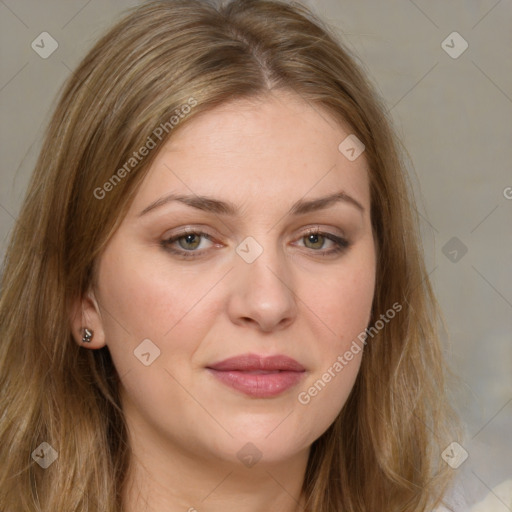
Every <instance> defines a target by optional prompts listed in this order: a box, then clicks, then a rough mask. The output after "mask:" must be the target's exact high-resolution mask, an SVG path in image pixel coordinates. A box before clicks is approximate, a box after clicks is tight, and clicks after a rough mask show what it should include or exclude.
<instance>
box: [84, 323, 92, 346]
mask: <svg viewBox="0 0 512 512" xmlns="http://www.w3.org/2000/svg"><path fill="white" fill-rule="evenodd" d="M93 335H94V332H93V331H92V330H91V329H89V328H87V327H85V328H84V329H83V335H82V343H90V342H91V340H92V337H93Z"/></svg>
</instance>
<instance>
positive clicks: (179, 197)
mask: <svg viewBox="0 0 512 512" xmlns="http://www.w3.org/2000/svg"><path fill="white" fill-rule="evenodd" d="M174 201H177V202H180V203H183V204H185V205H187V206H191V207H192V208H197V209H198V210H203V211H206V212H210V213H215V214H219V215H229V216H235V215H236V214H237V211H238V208H237V206H236V205H234V204H233V203H230V202H227V201H221V200H219V199H215V198H213V197H208V196H198V195H195V194H194V195H183V194H169V195H167V196H164V197H161V198H160V199H157V200H156V201H154V202H153V203H151V204H150V205H149V206H147V207H146V208H144V210H142V211H141V212H140V213H139V217H142V216H143V215H145V214H146V213H148V212H150V211H152V210H155V209H156V208H159V207H160V206H163V205H164V204H168V203H171V202H174ZM340 202H341V203H346V204H349V205H352V206H354V207H356V208H357V209H358V210H359V211H360V212H361V213H363V212H364V207H363V205H362V204H361V203H360V202H359V201H357V200H356V199H354V198H353V197H352V196H350V195H348V194H347V193H346V192H343V191H341V192H337V193H335V194H331V195H328V196H325V197H319V198H317V199H308V200H305V199H299V200H298V201H297V202H295V203H294V204H293V206H292V207H291V208H290V210H289V212H288V214H289V215H303V214H305V213H311V212H316V211H318V210H324V209H326V208H329V207H331V206H334V205H335V204H337V203H340Z"/></svg>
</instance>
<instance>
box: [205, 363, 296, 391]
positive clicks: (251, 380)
mask: <svg viewBox="0 0 512 512" xmlns="http://www.w3.org/2000/svg"><path fill="white" fill-rule="evenodd" d="M209 370H210V372H211V373H212V374H213V375H214V376H215V377H216V378H217V379H219V380H220V381H221V382H222V383H224V384H226V385H227V386H230V387H232V388H234V389H236V390H238V391H241V392H242V393H245V394H246V395H249V396H252V397H254V398H270V397H273V396H278V395H280V394H281V393H284V392H285V391H287V390H288V389H290V388H292V387H293V386H295V385H297V384H298V383H299V381H300V380H301V379H302V378H303V376H304V373H305V372H291V371H282V372H277V373H250V372H242V371H235V370H229V371H218V370H213V369H211V368H209Z"/></svg>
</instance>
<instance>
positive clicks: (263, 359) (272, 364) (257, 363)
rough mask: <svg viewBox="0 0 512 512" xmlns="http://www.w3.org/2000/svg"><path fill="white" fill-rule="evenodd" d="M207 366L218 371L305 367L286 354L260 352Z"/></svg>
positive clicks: (301, 369) (276, 369)
mask: <svg viewBox="0 0 512 512" xmlns="http://www.w3.org/2000/svg"><path fill="white" fill-rule="evenodd" d="M207 368H209V369H211V370H217V371H248V372H250V371H256V370H263V371H265V370H267V371H278V370H281V371H291V372H303V371H305V368H304V367H303V366H302V365H301V364H300V363H298V362H297V361H295V359H292V358H291V357H288V356H285V355H281V354H278V355H274V356H261V355H258V354H242V355H239V356H235V357H230V358H228V359H224V360H223V361H219V362H218V363H215V364H211V365H208V366H207Z"/></svg>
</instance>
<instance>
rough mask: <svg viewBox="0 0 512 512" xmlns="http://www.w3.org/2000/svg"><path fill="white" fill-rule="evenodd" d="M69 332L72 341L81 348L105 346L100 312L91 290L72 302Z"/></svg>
mask: <svg viewBox="0 0 512 512" xmlns="http://www.w3.org/2000/svg"><path fill="white" fill-rule="evenodd" d="M71 330H72V334H73V338H74V340H75V341H76V343H77V344H78V345H80V346H81V347H85V348H92V349H98V348H102V347H104V346H105V345H106V343H105V333H104V329H103V321H102V317H101V310H100V307H99V304H98V301H97V300H96V297H95V295H94V292H93V291H92V290H90V291H88V292H87V293H86V294H85V295H84V296H83V297H80V298H77V299H76V300H75V301H74V303H73V305H72V308H71Z"/></svg>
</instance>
